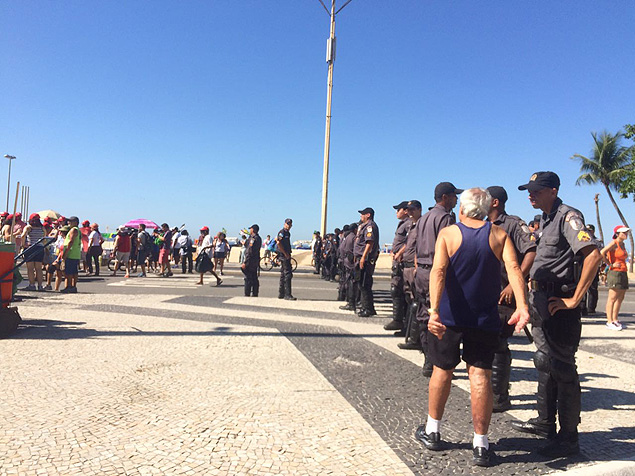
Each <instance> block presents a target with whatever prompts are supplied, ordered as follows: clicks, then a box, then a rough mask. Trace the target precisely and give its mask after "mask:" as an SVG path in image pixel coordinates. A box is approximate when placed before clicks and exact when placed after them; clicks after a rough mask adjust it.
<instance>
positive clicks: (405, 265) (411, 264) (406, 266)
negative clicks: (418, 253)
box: [403, 263, 415, 268]
mask: <svg viewBox="0 0 635 476" xmlns="http://www.w3.org/2000/svg"><path fill="white" fill-rule="evenodd" d="M403 267H404V268H414V267H415V264H414V263H403Z"/></svg>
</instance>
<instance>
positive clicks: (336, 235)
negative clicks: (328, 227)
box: [330, 228, 340, 281]
mask: <svg viewBox="0 0 635 476" xmlns="http://www.w3.org/2000/svg"><path fill="white" fill-rule="evenodd" d="M339 233H340V230H339V229H338V228H336V229H335V232H334V233H333V234H332V235H331V241H332V244H333V249H332V250H331V253H332V254H333V256H332V258H331V272H330V277H331V281H335V276H337V261H338V259H339V249H340V235H339Z"/></svg>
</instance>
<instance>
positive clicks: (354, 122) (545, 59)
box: [0, 0, 635, 242]
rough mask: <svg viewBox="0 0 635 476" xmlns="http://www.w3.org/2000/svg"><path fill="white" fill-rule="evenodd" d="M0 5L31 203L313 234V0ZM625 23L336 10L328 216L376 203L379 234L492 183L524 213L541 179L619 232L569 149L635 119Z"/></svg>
mask: <svg viewBox="0 0 635 476" xmlns="http://www.w3.org/2000/svg"><path fill="white" fill-rule="evenodd" d="M342 3H343V1H342V0H338V4H342ZM0 17H1V18H2V20H3V21H2V23H3V28H2V41H1V42H0V51H1V52H2V53H1V55H2V56H1V64H2V69H1V72H0V88H1V90H2V94H1V95H0V106H1V110H2V114H0V152H2V155H4V154H5V153H8V154H11V155H15V156H17V157H18V159H17V160H16V161H14V162H13V169H12V179H13V180H14V181H15V180H20V181H21V182H22V184H25V185H29V186H30V188H31V207H30V208H31V211H37V210H40V209H45V208H53V209H55V210H57V211H59V212H61V213H62V214H64V215H67V216H68V215H72V214H75V215H78V216H79V217H80V218H81V219H84V218H88V219H90V220H91V221H97V222H99V223H100V224H101V225H102V230H105V228H106V226H110V227H113V226H117V225H119V224H121V223H123V222H125V221H127V220H129V219H132V218H139V217H144V218H150V219H152V220H154V221H157V222H159V223H160V222H163V221H166V222H168V223H169V224H171V225H180V224H181V223H186V224H187V227H188V228H189V229H190V230H196V229H198V228H200V227H201V226H202V225H208V226H210V228H211V229H212V230H218V229H220V228H222V227H225V228H226V229H227V230H228V233H229V234H230V235H236V234H238V230H239V229H240V228H243V227H245V226H249V225H251V224H252V223H254V222H256V223H259V224H260V225H261V232H262V234H263V235H265V234H267V233H270V234H274V233H276V232H277V230H278V229H279V228H280V227H281V224H282V222H283V220H284V218H286V217H287V216H290V217H292V218H294V223H295V226H294V229H293V230H292V238H293V239H302V238H310V234H311V232H312V230H314V229H318V228H319V222H320V203H321V189H322V163H323V147H324V120H325V107H326V74H327V65H326V62H325V50H326V38H327V36H328V27H329V17H328V15H327V14H326V12H325V11H324V9H323V8H322V6H321V5H320V4H319V2H318V0H276V1H274V0H271V1H265V0H223V1H219V0H215V1H212V0H209V1H194V0H192V1H187V2H178V1H158V0H154V1H134V2H130V1H123V0H121V1H115V0H113V1H108V2H103V1H90V0H81V1H62V2H45V1H30V0H19V1H18V0H5V1H3V2H2V3H0ZM633 24H635V8H633V3H632V1H610V2H597V1H575V2H573V1H564V2H553V1H531V2H530V1H524V2H509V1H492V2H467V1H463V2H433V1H424V0H410V1H382V2H380V1H375V0H353V2H352V3H350V4H349V5H348V6H347V7H346V8H345V9H344V10H343V11H342V12H341V13H340V14H339V16H338V19H337V31H336V34H337V39H338V43H337V46H338V48H337V60H336V63H335V79H334V93H333V121H332V141H331V173H330V197H329V198H330V200H329V215H328V228H329V229H332V228H334V227H335V226H342V225H343V224H345V223H350V222H351V221H355V220H357V219H358V218H359V215H358V214H357V210H359V209H361V208H364V207H366V206H372V207H373V208H375V210H376V214H377V222H378V224H379V226H380V229H381V241H382V242H390V241H392V236H393V233H394V228H395V225H396V220H395V218H394V210H393V209H392V207H391V206H392V205H394V204H396V203H398V202H400V201H401V200H407V199H414V198H417V199H419V200H421V202H422V203H423V204H424V205H425V206H429V205H432V203H433V199H432V195H433V189H434V185H435V184H436V183H438V182H440V181H445V180H449V181H452V182H454V184H455V185H456V186H458V187H461V188H467V187H472V186H489V185H495V184H496V185H502V186H504V187H506V188H507V190H508V193H509V195H510V200H509V202H508V211H509V212H510V213H514V214H517V215H520V216H522V217H524V218H525V219H527V220H528V219H530V218H531V217H532V216H533V215H534V214H535V211H534V210H533V209H532V208H531V207H530V206H529V203H528V200H527V195H526V192H519V191H517V189H516V187H517V185H519V184H521V183H525V182H526V181H527V180H528V178H529V177H530V175H531V174H532V173H533V172H535V171H538V170H553V171H555V172H557V173H558V174H559V175H560V177H561V180H562V183H563V184H562V187H561V193H560V195H561V196H562V197H563V198H564V200H565V202H567V203H569V204H570V205H572V206H575V207H577V208H579V209H580V210H582V211H583V213H584V214H585V216H586V217H587V221H588V222H593V223H594V222H595V212H594V207H593V195H594V194H595V193H597V192H599V193H601V199H600V206H601V210H602V213H603V225H604V228H605V231H606V229H607V228H612V227H613V226H615V225H616V224H618V218H617V215H616V214H615V212H614V211H613V209H612V207H611V205H610V203H609V201H608V198H607V197H606V194H605V192H604V191H603V190H602V189H601V188H600V187H590V186H583V187H576V186H575V185H574V183H575V179H576V177H577V176H578V175H579V167H578V164H577V163H576V162H574V161H572V160H570V159H569V157H570V156H571V155H573V154H574V153H581V154H585V155H586V154H588V153H589V151H590V149H591V135H590V132H591V131H602V130H604V129H606V130H608V131H610V132H616V131H617V130H619V129H620V128H622V127H623V125H624V124H627V123H634V122H635V88H634V87H633V84H634V78H635V63H634V62H633V57H632V51H633V47H634V46H635V30H634V29H633ZM0 165H2V163H0ZM6 165H7V164H6V162H4V166H3V167H0V184H2V183H3V180H4V183H5V184H6V173H7V172H6V168H7V167H6ZM0 190H2V185H0ZM4 193H6V189H5V192H4ZM12 193H14V192H12ZM0 196H4V194H2V193H0ZM3 200H4V199H3ZM2 203H3V204H4V201H2ZM620 204H621V206H622V208H623V210H624V212H625V213H626V215H627V219H629V220H630V224H631V226H633V225H635V212H634V211H635V210H634V206H633V202H632V200H630V199H629V200H621V201H620ZM3 206H4V205H3Z"/></svg>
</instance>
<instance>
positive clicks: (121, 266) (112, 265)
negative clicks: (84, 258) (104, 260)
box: [108, 258, 139, 273]
mask: <svg viewBox="0 0 635 476" xmlns="http://www.w3.org/2000/svg"><path fill="white" fill-rule="evenodd" d="M116 262H117V260H115V258H109V259H108V269H109V270H110V271H112V272H113V273H114V272H115V263H116ZM138 266H139V263H137V261H136V260H135V261H134V265H133V266H131V267H130V272H131V273H136V272H137V269H138ZM117 271H123V272H125V271H126V266H125V265H124V262H123V261H119V266H118V267H117Z"/></svg>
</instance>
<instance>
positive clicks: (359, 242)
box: [353, 220, 379, 259]
mask: <svg viewBox="0 0 635 476" xmlns="http://www.w3.org/2000/svg"><path fill="white" fill-rule="evenodd" d="M369 241H372V242H373V246H372V248H371V249H370V252H369V253H368V256H367V257H368V258H371V257H373V256H374V254H375V253H377V251H378V250H379V228H378V227H377V225H376V224H375V222H374V221H373V220H368V221H367V222H366V223H361V224H360V225H359V226H358V228H357V236H356V238H355V245H354V246H353V255H354V256H355V258H358V259H359V258H361V257H362V255H363V254H364V248H365V247H366V242H369Z"/></svg>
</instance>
